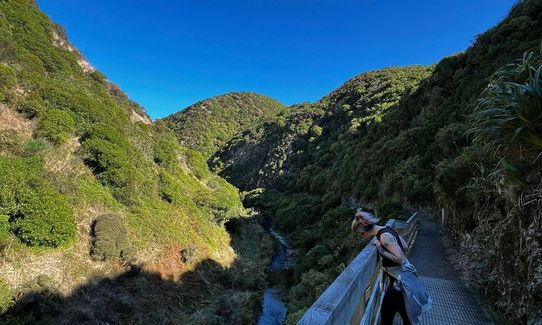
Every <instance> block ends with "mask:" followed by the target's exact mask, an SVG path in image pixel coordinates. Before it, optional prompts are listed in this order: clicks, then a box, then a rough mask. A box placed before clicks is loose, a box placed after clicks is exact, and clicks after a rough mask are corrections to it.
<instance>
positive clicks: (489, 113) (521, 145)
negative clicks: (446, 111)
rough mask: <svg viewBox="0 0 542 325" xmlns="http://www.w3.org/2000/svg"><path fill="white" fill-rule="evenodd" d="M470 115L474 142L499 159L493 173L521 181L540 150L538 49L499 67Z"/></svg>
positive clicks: (540, 66) (541, 83) (540, 60)
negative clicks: (536, 52)
mask: <svg viewBox="0 0 542 325" xmlns="http://www.w3.org/2000/svg"><path fill="white" fill-rule="evenodd" d="M541 51H542V48H541ZM470 119H471V129H470V130H469V133H471V134H473V135H474V142H475V143H476V144H478V145H481V146H484V147H485V148H486V150H487V152H488V153H489V154H494V155H497V156H498V157H499V159H500V160H499V163H498V165H497V167H496V170H495V173H494V176H497V175H506V177H507V178H508V180H510V181H512V182H513V183H516V184H523V185H525V180H524V177H523V176H522V175H525V174H529V173H531V172H535V170H536V167H535V168H532V167H534V166H533V164H535V166H536V165H537V163H536V161H537V159H538V158H539V157H540V154H541V153H542V52H541V53H540V54H535V53H534V52H531V53H525V54H524V56H523V58H522V59H521V60H519V61H517V62H514V63H511V64H508V65H506V66H504V67H503V68H501V69H499V70H498V71H497V72H496V73H495V74H494V75H493V76H492V79H491V81H490V83H489V86H488V87H487V89H486V90H485V91H484V93H483V94H482V97H481V98H480V99H479V101H478V105H477V107H476V110H475V111H474V113H473V114H472V115H471V117H470ZM523 168H525V169H524V170H522V169H523Z"/></svg>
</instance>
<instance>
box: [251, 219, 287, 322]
mask: <svg viewBox="0 0 542 325" xmlns="http://www.w3.org/2000/svg"><path fill="white" fill-rule="evenodd" d="M269 233H270V234H271V236H273V238H274V239H275V241H276V242H277V249H276V251H275V256H273V260H272V261H271V268H270V271H269V273H268V280H269V283H270V287H268V288H267V289H265V290H264V296H263V304H262V314H261V315H260V319H259V320H258V325H282V324H283V323H284V319H285V318H286V305H285V304H284V302H283V299H284V296H285V295H286V293H287V288H288V282H289V280H290V277H291V273H292V266H293V265H294V252H293V250H292V249H291V248H290V245H288V243H287V242H286V240H285V239H284V237H282V236H281V235H280V234H279V233H277V232H276V231H275V230H274V229H273V228H271V227H269Z"/></svg>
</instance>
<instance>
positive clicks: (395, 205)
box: [376, 199, 407, 221]
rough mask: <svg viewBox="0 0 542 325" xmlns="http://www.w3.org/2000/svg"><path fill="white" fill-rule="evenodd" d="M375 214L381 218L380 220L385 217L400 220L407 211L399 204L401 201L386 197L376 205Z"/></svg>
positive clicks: (385, 218)
mask: <svg viewBox="0 0 542 325" xmlns="http://www.w3.org/2000/svg"><path fill="white" fill-rule="evenodd" d="M376 214H377V216H378V217H379V218H381V219H382V220H381V221H385V220H387V219H399V220H402V219H405V217H406V215H407V211H406V210H405V208H404V207H403V205H402V204H401V201H398V200H394V199H386V200H384V201H383V202H382V203H380V204H379V205H378V208H377V210H376Z"/></svg>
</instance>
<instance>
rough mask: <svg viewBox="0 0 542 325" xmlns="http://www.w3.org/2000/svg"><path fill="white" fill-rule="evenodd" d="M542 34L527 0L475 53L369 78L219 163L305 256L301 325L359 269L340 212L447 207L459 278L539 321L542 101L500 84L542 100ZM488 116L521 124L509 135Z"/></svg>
mask: <svg viewBox="0 0 542 325" xmlns="http://www.w3.org/2000/svg"><path fill="white" fill-rule="evenodd" d="M541 32H542V4H541V3H540V1H520V2H519V3H517V4H516V5H515V6H514V7H513V8H512V9H511V11H510V13H509V15H508V16H507V17H506V18H505V19H504V20H503V21H502V22H501V23H499V24H498V25H497V26H495V27H493V28H492V29H490V30H488V31H486V32H484V33H483V34H480V35H479V36H478V37H477V39H476V42H475V43H474V44H473V45H472V46H471V47H469V48H468V49H466V50H465V51H464V52H463V53H460V54H457V55H454V56H450V57H447V58H444V59H443V60H442V61H441V62H439V63H438V64H436V65H435V66H434V67H430V68H424V67H408V68H401V69H384V70H381V71H375V72H372V73H367V74H363V75H361V76H359V77H356V78H354V79H353V80H351V81H349V82H347V83H346V84H345V85H343V86H342V87H340V88H339V89H337V90H336V91H334V92H332V93H331V94H330V95H328V96H326V97H324V98H323V99H321V100H320V101H318V102H316V103H314V104H303V105H298V106H294V107H291V108H290V111H289V112H287V113H285V114H284V115H283V116H282V117H281V118H280V119H277V120H274V121H270V122H269V123H266V124H263V125H261V126H259V127H256V128H253V129H250V130H247V131H246V132H244V133H242V134H240V135H239V136H237V137H235V138H234V139H232V140H231V141H229V142H228V143H227V144H226V145H225V146H223V147H222V149H221V150H219V151H218V152H217V153H216V155H215V158H214V165H213V168H214V170H215V171H217V172H219V174H220V175H222V176H224V177H225V178H226V179H228V180H229V181H230V182H231V183H233V184H235V185H236V186H238V187H240V188H241V189H243V190H247V191H248V190H252V189H254V188H257V187H262V189H258V190H254V191H251V192H249V194H248V195H247V197H246V198H247V199H246V201H247V203H249V204H253V205H254V206H256V207H258V208H260V209H262V210H263V211H266V212H267V213H268V214H269V215H270V217H271V218H272V219H273V220H274V223H275V224H276V225H277V226H278V227H279V228H281V229H282V231H283V232H285V233H287V234H289V239H290V241H291V242H292V243H293V244H294V246H295V247H296V248H297V250H298V252H299V254H298V256H304V257H301V261H300V263H299V265H298V266H297V269H296V285H295V286H294V287H293V289H292V291H291V299H290V306H289V307H290V309H289V310H290V316H289V321H290V322H293V321H294V320H295V319H297V318H298V317H299V316H300V315H301V314H302V313H303V311H304V309H305V308H306V307H307V306H308V305H310V304H311V303H312V302H313V301H314V299H315V298H316V297H317V296H318V295H319V294H320V293H321V292H322V291H323V289H324V288H325V287H326V285H321V283H326V284H328V283H330V282H331V281H332V279H333V278H334V277H335V275H336V274H337V272H338V270H340V269H341V268H342V265H344V263H347V262H348V261H349V259H350V258H352V254H351V252H349V250H348V249H347V248H346V247H345V246H344V243H348V242H350V240H351V239H350V237H349V235H348V234H347V232H346V231H345V232H344V234H343V233H340V234H339V233H337V230H336V229H335V228H334V227H340V225H342V226H344V225H345V224H347V222H348V219H349V218H350V214H351V211H348V210H347V211H345V210H344V208H341V201H345V200H350V199H351V198H354V199H356V200H357V201H358V202H360V203H361V205H364V206H366V207H369V208H374V209H376V210H377V213H378V214H380V215H381V216H386V217H388V216H395V215H401V214H402V211H403V208H405V207H406V208H412V209H416V208H419V207H425V208H430V209H432V210H433V211H434V212H435V214H436V213H440V212H441V211H442V209H444V212H445V215H446V221H445V224H444V225H443V226H444V229H445V231H446V233H447V235H448V237H449V239H450V242H451V243H452V245H453V249H454V250H455V251H456V253H457V256H458V260H457V264H458V268H459V269H461V270H462V271H463V273H464V276H465V278H466V280H467V281H468V282H469V283H470V284H471V285H472V286H473V288H477V289H478V290H479V292H480V293H481V295H482V296H485V297H486V298H488V299H489V301H491V303H492V304H493V305H494V307H495V310H497V311H498V312H499V313H501V314H504V315H505V317H506V318H508V319H509V320H511V321H521V322H526V321H528V320H531V321H532V320H534V319H539V318H540V314H539V310H541V309H542V308H540V307H541V305H540V303H541V300H540V268H539V266H538V265H540V246H539V242H540V237H539V233H540V230H541V229H540V222H539V221H540V180H541V179H540V172H539V171H540V159H539V157H538V154H539V153H540V150H541V148H540V147H539V145H538V144H537V143H538V141H539V136H540V134H541V133H542V130H541V129H540V118H539V117H537V116H538V115H536V114H534V113H532V111H534V112H537V111H536V110H537V109H538V110H539V107H540V106H537V105H539V103H540V102H539V100H540V99H539V97H536V96H538V95H532V96H531V95H525V94H524V91H523V90H522V91H518V92H517V95H514V96H511V97H510V98H504V99H503V98H501V97H503V96H502V93H499V92H498V91H495V89H499V88H498V87H499V86H495V85H499V83H505V84H506V85H509V84H511V83H517V84H522V85H523V84H525V85H527V84H529V83H530V84H529V87H524V88H525V89H527V88H529V89H530V88H533V89H538V88H536V87H537V85H538V84H536V83H537V82H540V80H539V78H540V75H535V71H536V70H537V68H538V67H539V64H540V56H539V54H538V53H539V51H540V41H541V39H540V35H541ZM528 52H532V53H533V54H532V55H531V57H529V58H528V59H525V60H522V61H521V59H522V57H523V56H524V53H528ZM518 60H520V61H521V62H518ZM510 64H512V65H510ZM505 66H506V67H505ZM502 67H505V68H504V70H499V69H501V68H502ZM528 71H531V72H530V75H529V73H528ZM537 78H538V79H537ZM533 80H535V81H533ZM488 85H493V88H492V89H493V90H494V91H493V92H491V87H490V89H489V90H488ZM502 87H508V86H502ZM502 87H501V88H500V89H503V88H502ZM520 88H521V87H520ZM524 88H521V89H524ZM533 93H534V94H537V91H533ZM526 96H527V97H528V98H531V97H532V102H533V103H534V104H533V103H531V104H525V103H530V102H529V100H531V99H529V100H527V99H524V98H527V97H526ZM529 96H531V97H529ZM499 100H500V101H499ZM488 103H489V104H488ZM486 104H487V105H490V106H491V105H493V104H495V105H501V106H498V107H493V108H496V109H502V111H505V112H506V114H508V115H509V116H508V117H510V118H511V119H508V120H506V122H504V124H503V123H501V122H503V121H502V120H499V119H498V116H495V115H494V114H493V113H492V112H494V111H491V110H490V109H491V108H490V107H484V106H483V105H486ZM529 105H530V106H529ZM511 107H534V108H526V109H527V110H528V111H527V112H523V113H515V112H516V111H515V109H516V108H513V109H512V108H511ZM500 112H501V111H500ZM529 112H531V113H529ZM492 114H493V115H492ZM528 114H530V115H528ZM518 116H523V117H524V116H528V117H526V118H523V117H521V118H520V117H518ZM522 119H523V120H524V121H527V122H525V123H526V125H523V124H522V123H523V122H521V120H522ZM506 123H509V126H508V125H506ZM505 125H506V126H505ZM496 126H499V128H497V127H496ZM510 130H512V131H510ZM499 132H500V133H499ZM514 132H515V133H516V136H513V135H514ZM501 133H502V134H501ZM499 134H500V135H499ZM503 134H512V136H511V137H509V138H507V137H506V136H504V135H503ZM524 138H529V139H531V140H529V141H530V142H529V141H527V142H526V141H524V140H523V139H524ZM505 149H506V150H505ZM334 236H339V238H341V240H340V239H337V237H334ZM341 236H342V237H341ZM344 238H346V239H344ZM317 284H318V285H317Z"/></svg>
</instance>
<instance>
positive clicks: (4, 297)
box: [0, 278, 13, 313]
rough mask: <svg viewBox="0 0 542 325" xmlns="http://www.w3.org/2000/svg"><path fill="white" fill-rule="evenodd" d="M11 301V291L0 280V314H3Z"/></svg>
mask: <svg viewBox="0 0 542 325" xmlns="http://www.w3.org/2000/svg"><path fill="white" fill-rule="evenodd" d="M12 301H13V296H12V294H11V290H10V288H9V286H8V285H7V283H6V282H5V281H4V280H3V279H1V278H0V313H4V312H5V311H6V310H7V309H8V308H9V306H10V305H11V303H12Z"/></svg>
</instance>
